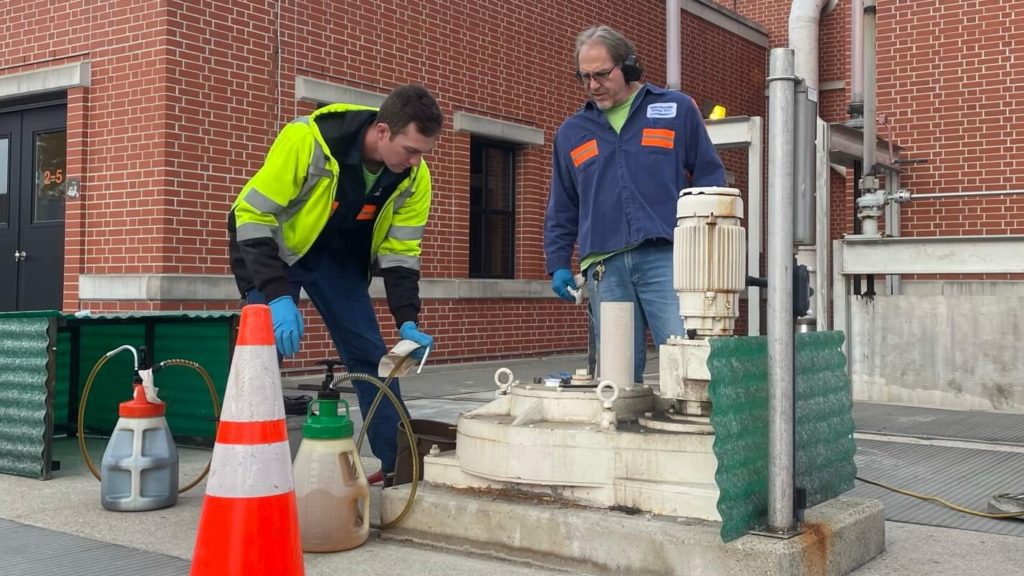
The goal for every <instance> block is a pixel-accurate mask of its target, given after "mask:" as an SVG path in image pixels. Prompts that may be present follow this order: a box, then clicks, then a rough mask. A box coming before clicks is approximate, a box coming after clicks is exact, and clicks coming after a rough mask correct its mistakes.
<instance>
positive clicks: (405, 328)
mask: <svg viewBox="0 0 1024 576" xmlns="http://www.w3.org/2000/svg"><path fill="white" fill-rule="evenodd" d="M398 335H399V336H401V337H402V340H412V341H413V342H415V343H417V344H419V345H420V347H419V348H417V349H415V350H413V351H412V352H410V353H409V355H410V356H412V357H413V358H415V359H417V360H421V359H422V358H423V354H424V353H425V352H426V351H427V348H432V347H433V346H434V338H433V337H431V336H430V335H429V334H425V333H423V332H420V331H419V330H418V329H417V328H416V323H415V322H413V321H412V320H406V321H405V322H404V323H403V324H402V327H401V328H399V330H398Z"/></svg>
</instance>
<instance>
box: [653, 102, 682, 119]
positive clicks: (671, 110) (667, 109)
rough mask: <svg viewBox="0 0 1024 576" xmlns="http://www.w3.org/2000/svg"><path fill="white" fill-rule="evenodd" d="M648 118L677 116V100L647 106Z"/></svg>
mask: <svg viewBox="0 0 1024 576" xmlns="http://www.w3.org/2000/svg"><path fill="white" fill-rule="evenodd" d="M647 117H648V118H675V117H676V103H675V102H659V103H657V104H651V105H649V106H648V107H647Z"/></svg>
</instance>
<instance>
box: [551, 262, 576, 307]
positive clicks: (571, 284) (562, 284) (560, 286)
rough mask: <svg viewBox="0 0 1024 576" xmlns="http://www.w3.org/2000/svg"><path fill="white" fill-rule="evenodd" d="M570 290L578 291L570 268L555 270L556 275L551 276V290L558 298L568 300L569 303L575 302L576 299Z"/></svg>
mask: <svg viewBox="0 0 1024 576" xmlns="http://www.w3.org/2000/svg"><path fill="white" fill-rule="evenodd" d="M569 288H572V289H573V290H575V289H576V281H575V280H573V278H572V271H570V270H569V269H568V268H559V269H558V270H555V274H554V275H553V276H551V289H552V290H554V291H555V294H558V297H559V298H561V299H562V300H568V301H569V302H575V301H576V297H575V296H573V295H572V294H569Z"/></svg>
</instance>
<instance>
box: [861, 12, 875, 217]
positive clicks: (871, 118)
mask: <svg viewBox="0 0 1024 576" xmlns="http://www.w3.org/2000/svg"><path fill="white" fill-rule="evenodd" d="M863 2H864V175H865V176H874V175H875V147H876V146H877V145H878V144H877V136H876V133H875V130H876V128H875V110H876V108H877V102H876V101H875V98H876V93H875V90H876V84H875V83H876V78H875V75H876V67H875V50H876V46H875V32H876V29H875V0H863ZM873 191H874V190H872V192H873ZM865 234H866V233H865Z"/></svg>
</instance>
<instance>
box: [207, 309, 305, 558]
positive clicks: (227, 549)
mask: <svg viewBox="0 0 1024 576" xmlns="http://www.w3.org/2000/svg"><path fill="white" fill-rule="evenodd" d="M256 574H274V575H275V576H302V574H303V566H302V543H301V540H300V536H299V523H298V512H297V509H296V505H295V482H294V478H293V477H292V462H291V451H290V450H289V448H288V428H287V425H286V424H285V414H284V401H283V399H282V396H281V375H280V372H278V365H277V350H276V348H275V346H274V330H273V325H272V323H271V318H270V308H269V307H267V306H264V305H262V304H252V305H249V306H246V307H244V308H243V309H242V319H241V322H240V324H239V328H238V339H237V341H236V342H235V354H234V358H233V359H232V361H231V372H230V373H229V375H228V384H227V390H226V391H225V394H224V409H223V410H222V412H221V416H220V423H219V424H218V427H217V442H216V444H215V445H214V447H213V459H212V461H211V463H210V475H209V478H208V479H207V481H206V497H205V499H204V500H203V510H202V513H201V514H200V516H199V530H198V532H197V534H196V547H195V552H194V553H193V555H192V571H191V575H192V576H253V575H256Z"/></svg>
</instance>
